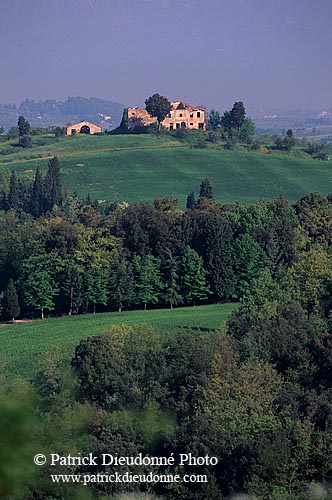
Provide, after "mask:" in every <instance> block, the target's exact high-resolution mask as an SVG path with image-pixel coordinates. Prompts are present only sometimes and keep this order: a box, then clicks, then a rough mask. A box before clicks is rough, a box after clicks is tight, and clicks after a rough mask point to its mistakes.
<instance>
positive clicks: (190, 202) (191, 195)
mask: <svg viewBox="0 0 332 500" xmlns="http://www.w3.org/2000/svg"><path fill="white" fill-rule="evenodd" d="M195 207H196V200H195V194H194V191H190V193H189V194H188V196H187V204H186V208H187V210H191V209H192V208H195Z"/></svg>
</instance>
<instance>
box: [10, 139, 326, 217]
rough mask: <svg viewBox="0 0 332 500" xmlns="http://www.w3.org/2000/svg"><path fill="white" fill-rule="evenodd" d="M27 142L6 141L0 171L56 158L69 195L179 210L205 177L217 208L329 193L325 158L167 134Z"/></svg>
mask: <svg viewBox="0 0 332 500" xmlns="http://www.w3.org/2000/svg"><path fill="white" fill-rule="evenodd" d="M34 141H35V145H34V147H33V148H31V149H24V150H22V149H20V148H17V147H15V144H14V143H12V145H9V146H8V145H7V146H6V148H5V149H4V147H3V148H2V150H1V147H0V166H2V167H6V168H9V169H10V170H15V171H16V172H17V173H18V174H22V175H24V176H26V177H28V178H33V176H34V171H35V167H36V165H37V164H39V165H41V167H42V169H43V170H44V171H45V170H46V168H47V162H48V159H49V158H51V157H52V156H54V155H56V156H58V157H59V159H60V165H61V168H62V177H63V182H64V183H65V184H66V185H67V187H68V189H69V191H74V190H75V191H76V192H78V193H79V194H80V195H87V194H88V193H89V194H90V195H91V197H92V198H96V199H100V200H118V201H125V202H129V203H132V202H136V201H140V200H147V201H153V199H154V198H156V197H161V196H174V197H177V198H179V202H180V206H181V207H184V206H185V202H186V196H187V194H188V193H189V192H190V191H192V190H193V191H196V193H197V191H198V189H199V185H200V182H201V180H202V179H204V178H206V177H207V178H208V179H209V180H210V182H211V184H212V186H213V189H214V195H215V199H216V201H218V202H222V203H228V202H233V201H236V200H241V201H244V202H252V201H254V200H255V199H259V198H270V199H272V198H276V197H277V196H279V195H280V194H282V195H283V196H284V197H285V198H287V199H288V200H289V201H290V202H294V201H296V200H297V199H298V198H300V197H301V196H303V195H304V194H306V193H308V192H312V191H319V192H321V193H323V194H327V193H329V192H331V191H332V163H331V162H330V161H328V162H324V161H319V160H312V159H304V158H300V157H293V156H290V155H286V154H277V153H273V154H262V153H256V152H247V151H244V150H239V151H229V150H225V149H222V148H220V149H218V148H217V147H215V146H214V145H211V147H210V146H209V147H207V148H202V149H200V148H196V147H193V146H192V145H190V144H189V143H188V142H181V141H179V140H176V139H174V138H173V137H170V136H160V137H158V136H153V135H140V136H135V135H131V136H128V135H123V136H121V135H119V136H108V135H101V136H77V137H65V138H64V139H62V140H60V141H58V142H57V141H55V140H54V138H52V137H42V138H38V137H37V138H35V139H34ZM38 141H39V142H38ZM37 142H38V144H37Z"/></svg>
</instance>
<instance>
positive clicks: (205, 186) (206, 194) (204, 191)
mask: <svg viewBox="0 0 332 500" xmlns="http://www.w3.org/2000/svg"><path fill="white" fill-rule="evenodd" d="M199 197H200V198H207V199H208V200H213V194H212V186H211V184H210V181H209V179H204V180H202V182H201V185H200V190H199Z"/></svg>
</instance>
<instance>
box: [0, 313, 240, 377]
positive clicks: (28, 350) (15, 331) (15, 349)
mask: <svg viewBox="0 0 332 500" xmlns="http://www.w3.org/2000/svg"><path fill="white" fill-rule="evenodd" d="M235 308H236V305H235V304H217V305H208V306H199V307H193V308H184V307H182V308H178V309H173V310H172V311H171V310H169V309H167V310H166V309H158V310H154V311H131V312H126V313H121V314H120V313H104V314H96V315H93V314H87V315H82V316H72V317H63V318H51V319H46V320H44V321H41V320H39V321H34V322H31V323H30V322H29V323H17V324H14V325H5V326H3V327H2V328H1V329H0V353H1V358H2V360H3V361H4V364H5V372H6V374H8V375H10V376H16V375H18V376H22V377H26V378H31V377H32V376H33V375H34V373H35V372H36V369H37V368H38V365H39V363H40V360H41V357H42V356H43V353H45V352H49V351H52V350H55V349H58V350H59V352H61V355H63V357H64V358H68V359H69V358H70V357H71V356H72V354H73V352H74V348H75V346H76V345H77V344H78V343H79V341H80V340H81V339H83V338H86V337H89V336H91V335H98V334H101V333H104V332H106V331H107V329H108V327H109V326H111V325H116V324H127V325H132V324H137V323H150V324H152V325H153V326H154V328H155V329H156V330H157V331H158V332H160V334H161V335H163V336H165V337H166V336H167V335H172V333H174V332H175V331H177V330H178V329H181V328H186V329H200V330H202V331H209V330H211V329H215V328H218V327H219V326H220V325H221V324H222V323H224V322H225V321H226V319H227V317H228V316H229V314H230V313H231V312H232V311H233V310H234V309H235Z"/></svg>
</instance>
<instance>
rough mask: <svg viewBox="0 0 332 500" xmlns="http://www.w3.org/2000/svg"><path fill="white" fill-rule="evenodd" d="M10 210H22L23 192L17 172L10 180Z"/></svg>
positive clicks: (8, 203)
mask: <svg viewBox="0 0 332 500" xmlns="http://www.w3.org/2000/svg"><path fill="white" fill-rule="evenodd" d="M7 206H8V209H9V210H10V209H13V210H21V209H22V191H21V184H20V182H19V180H18V179H17V177H16V174H15V172H13V173H12V174H11V176H10V180H9V193H8V199H7Z"/></svg>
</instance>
